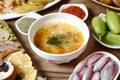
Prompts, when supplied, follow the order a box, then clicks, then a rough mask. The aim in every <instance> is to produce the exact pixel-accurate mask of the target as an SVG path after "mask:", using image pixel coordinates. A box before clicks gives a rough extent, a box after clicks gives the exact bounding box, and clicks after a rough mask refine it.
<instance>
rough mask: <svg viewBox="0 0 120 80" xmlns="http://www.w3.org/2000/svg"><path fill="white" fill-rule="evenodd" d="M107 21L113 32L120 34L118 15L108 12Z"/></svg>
mask: <svg viewBox="0 0 120 80" xmlns="http://www.w3.org/2000/svg"><path fill="white" fill-rule="evenodd" d="M106 21H107V24H108V27H109V29H110V31H111V32H113V33H120V18H119V15H118V14H117V13H115V12H112V11H108V10H107V13H106Z"/></svg>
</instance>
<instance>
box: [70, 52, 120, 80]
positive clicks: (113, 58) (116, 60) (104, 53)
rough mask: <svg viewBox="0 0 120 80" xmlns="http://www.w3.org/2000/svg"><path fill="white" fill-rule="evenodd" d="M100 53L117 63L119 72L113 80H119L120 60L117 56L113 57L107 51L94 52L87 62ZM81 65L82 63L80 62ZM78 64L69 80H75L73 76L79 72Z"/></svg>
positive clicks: (119, 71) (118, 71)
mask: <svg viewBox="0 0 120 80" xmlns="http://www.w3.org/2000/svg"><path fill="white" fill-rule="evenodd" d="M99 53H102V54H103V55H104V56H106V57H110V59H112V60H113V61H114V62H116V64H117V65H118V70H117V73H116V76H115V77H114V79H113V80H117V78H118V76H119V74H120V64H119V63H120V61H119V59H118V58H117V57H116V56H115V55H113V54H111V53H109V52H106V51H96V52H93V53H92V54H91V55H89V56H88V57H86V58H85V59H84V60H87V59H88V58H90V57H91V56H93V55H94V54H99ZM79 63H80V62H79ZM79 63H78V64H77V66H76V67H75V68H74V71H73V72H72V74H71V75H70V77H69V79H68V80H73V79H72V78H73V75H74V74H75V73H76V70H79V69H78V68H79V67H80V66H79V65H80V64H79Z"/></svg>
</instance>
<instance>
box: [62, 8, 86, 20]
mask: <svg viewBox="0 0 120 80" xmlns="http://www.w3.org/2000/svg"><path fill="white" fill-rule="evenodd" d="M62 12H64V13H69V14H73V15H75V16H77V17H79V18H81V19H83V18H84V17H85V15H86V14H85V12H84V11H83V9H81V8H80V7H77V6H70V7H68V8H66V9H63V10H62Z"/></svg>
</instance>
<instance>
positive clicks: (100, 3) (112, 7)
mask: <svg viewBox="0 0 120 80" xmlns="http://www.w3.org/2000/svg"><path fill="white" fill-rule="evenodd" d="M92 1H93V2H94V3H97V4H99V5H102V6H105V7H107V8H111V9H114V10H120V8H119V7H117V6H111V5H107V4H104V3H102V2H99V1H98V0H92Z"/></svg>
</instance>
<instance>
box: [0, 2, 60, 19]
mask: <svg viewBox="0 0 120 80" xmlns="http://www.w3.org/2000/svg"><path fill="white" fill-rule="evenodd" d="M60 1H61V0H54V1H53V2H51V3H48V4H47V5H46V6H45V7H44V8H43V9H42V10H44V9H47V8H49V7H51V6H53V5H55V4H57V3H58V2H60ZM38 11H41V10H38ZM38 11H33V12H38ZM28 13H29V12H28ZM26 14H27V13H24V14H18V13H8V14H3V15H0V20H8V19H13V18H17V17H21V16H23V15H26Z"/></svg>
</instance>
